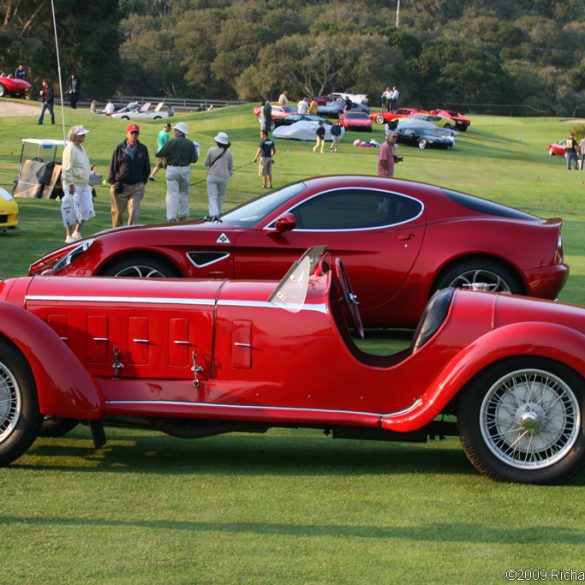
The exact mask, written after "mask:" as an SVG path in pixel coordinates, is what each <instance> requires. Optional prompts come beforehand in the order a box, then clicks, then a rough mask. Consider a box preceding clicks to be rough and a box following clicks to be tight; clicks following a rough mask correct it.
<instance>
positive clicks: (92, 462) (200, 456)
mask: <svg viewBox="0 0 585 585" xmlns="http://www.w3.org/2000/svg"><path fill="white" fill-rule="evenodd" d="M80 432H82V431H77V434H79V433H80ZM107 432H108V431H107ZM309 433H310V434H309ZM11 468H13V469H14V468H16V469H27V470H48V469H51V470H63V471H81V472H96V471H98V472H101V471H109V472H123V473H133V472H135V473H138V474H142V473H160V474H176V475H181V474H192V473H205V474H217V475H224V474H229V475H233V474H236V475H247V476H255V475H273V474H279V475H294V476H313V475H332V476H333V475H344V476H345V475H364V474H365V475H374V474H375V475H380V474H382V475H393V474H406V473H407V474H411V473H416V474H434V473H449V474H474V473H475V472H474V470H473V468H472V467H471V465H470V464H469V463H468V461H467V459H466V457H465V454H464V453H463V450H462V449H461V448H460V447H459V444H458V442H456V441H448V442H445V443H443V444H442V445H441V446H438V445H437V444H429V445H424V446H421V445H413V444H411V443H387V442H378V441H354V440H335V441H332V440H331V439H330V438H326V437H322V436H319V435H318V434H317V431H315V432H314V433H312V432H310V431H309V432H306V431H304V436H292V434H291V436H288V437H282V436H274V435H272V436H270V435H269V436H258V435H251V434H243V433H241V434H232V435H229V436H227V435H225V436H222V437H210V438H204V439H197V440H187V441H182V440H181V439H177V438H174V437H169V436H166V435H157V434H152V435H151V434H148V433H146V432H145V433H144V434H142V435H138V434H128V435H125V434H124V433H123V432H120V431H118V432H117V434H116V435H115V436H113V437H111V438H110V440H109V442H108V443H107V444H106V446H105V447H103V448H102V449H97V450H95V449H93V448H92V443H91V441H90V440H89V438H87V439H78V438H61V439H39V440H37V442H36V443H35V444H34V445H33V447H32V448H31V449H30V450H29V451H28V453H27V454H26V455H25V456H24V457H23V458H22V459H20V460H19V461H18V462H17V463H16V464H13V465H11Z"/></svg>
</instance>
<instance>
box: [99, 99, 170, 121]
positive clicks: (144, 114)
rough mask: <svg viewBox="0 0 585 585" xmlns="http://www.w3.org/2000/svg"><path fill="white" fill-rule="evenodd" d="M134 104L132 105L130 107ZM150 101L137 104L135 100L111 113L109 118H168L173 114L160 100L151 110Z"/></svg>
mask: <svg viewBox="0 0 585 585" xmlns="http://www.w3.org/2000/svg"><path fill="white" fill-rule="evenodd" d="M131 106H134V107H131ZM150 106H151V103H150V102H146V103H145V104H143V105H142V106H139V105H138V103H137V102H133V103H132V104H129V105H128V106H127V107H126V108H124V110H122V111H119V112H116V113H115V114H112V115H111V116H110V117H111V118H119V119H121V120H160V119H161V118H168V117H170V116H172V115H173V111H172V109H171V108H168V107H167V108H166V109H163V108H165V104H164V102H160V103H159V104H157V105H156V107H155V108H154V109H153V110H151V109H150Z"/></svg>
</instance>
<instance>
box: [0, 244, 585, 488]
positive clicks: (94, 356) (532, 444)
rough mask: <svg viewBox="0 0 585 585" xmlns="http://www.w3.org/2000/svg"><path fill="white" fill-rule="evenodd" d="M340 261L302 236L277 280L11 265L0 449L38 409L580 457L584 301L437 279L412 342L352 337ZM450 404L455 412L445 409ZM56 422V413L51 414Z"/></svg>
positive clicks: (542, 477)
mask: <svg viewBox="0 0 585 585" xmlns="http://www.w3.org/2000/svg"><path fill="white" fill-rule="evenodd" d="M350 327H351V328H352V329H353V331H354V332H355V334H357V335H359V336H361V335H363V326H362V323H361V320H360V312H359V305H358V301H357V298H356V295H355V294H354V292H353V291H352V288H351V285H350V281H349V279H348V276H347V274H346V272H345V270H344V267H343V264H342V261H341V260H340V259H339V258H337V259H333V258H329V257H328V255H327V254H326V253H325V250H324V246H319V247H314V248H311V249H309V250H308V251H307V252H306V253H305V254H304V255H303V256H302V257H301V258H300V259H299V260H298V261H297V262H295V263H294V264H293V266H292V267H291V268H290V269H289V271H288V272H287V274H286V275H285V276H284V277H283V279H282V280H281V282H280V283H277V282H261V281H248V280H246V281H229V280H211V281H203V280H199V281H189V280H177V281H168V280H166V281H165V280H137V279H122V280H120V279H112V278H103V279H88V278H73V279H64V278H46V277H21V278H17V279H13V280H7V281H5V282H2V283H0V465H6V464H9V463H11V462H12V461H14V460H16V459H17V458H18V457H20V456H21V455H22V454H23V453H25V452H26V451H27V449H28V448H29V446H30V445H31V444H32V442H33V441H34V440H35V438H36V436H37V434H38V433H39V429H40V428H41V425H42V424H43V423H46V422H47V421H52V422H53V423H54V424H58V423H59V421H60V422H62V423H64V424H65V423H70V422H71V421H73V423H75V421H85V422H87V423H89V427H90V429H91V432H92V435H93V439H94V443H95V445H96V447H99V446H101V445H103V444H104V442H105V440H106V435H105V429H104V425H107V424H108V423H112V424H116V425H118V426H119V425H122V426H123V425H132V426H143V427H146V428H154V429H157V430H160V431H163V432H166V433H169V434H171V435H176V436H178V437H202V436H207V435H215V434H220V433H228V432H233V431H251V432H263V431H266V430H267V429H268V428H270V427H279V426H282V427H300V428H302V427H308V428H319V429H323V430H324V431H325V433H326V434H332V435H333V437H334V438H335V437H340V438H355V439H377V440H398V441H425V440H426V439H427V437H428V436H445V435H456V434H459V436H460V437H461V441H462V444H463V448H464V450H465V452H466V454H467V456H468V457H469V460H470V461H471V463H472V464H473V465H474V466H475V467H476V468H477V469H478V470H479V471H480V472H481V473H484V474H486V475H487V476H489V477H491V478H493V479H496V480H502V481H512V482H523V483H551V482H558V481H561V480H564V479H567V478H569V477H571V476H572V475H573V474H574V473H576V472H577V471H578V470H579V468H580V467H581V466H582V465H583V462H584V460H585V435H584V428H583V427H584V420H585V419H584V418H583V415H584V413H583V408H584V404H585V384H584V376H585V351H584V349H585V311H584V310H583V309H582V308H578V307H570V306H565V305H561V304H557V303H552V302H547V301H538V300H534V299H527V298H524V297H517V296H513V295H502V294H495V293H485V292H475V291H465V290H459V289H451V288H449V289H443V290H441V291H438V292H437V293H436V294H435V295H434V296H433V297H432V299H431V300H430V302H429V303H428V305H427V307H426V309H425V311H424V312H423V314H422V317H421V320H420V323H419V325H418V328H417V330H416V332H415V335H414V337H413V340H412V343H411V345H410V346H409V347H408V348H407V349H404V350H402V351H399V352H397V353H394V354H392V355H388V356H374V355H371V354H368V353H365V352H364V351H363V350H361V349H359V347H358V345H356V342H355V341H354V337H352V335H351V334H350ZM455 418H456V420H455ZM53 428H55V426H54V427H53Z"/></svg>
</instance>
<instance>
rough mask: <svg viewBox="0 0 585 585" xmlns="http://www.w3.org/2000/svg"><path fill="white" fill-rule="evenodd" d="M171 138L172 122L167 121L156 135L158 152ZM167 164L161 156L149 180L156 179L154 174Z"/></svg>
mask: <svg viewBox="0 0 585 585" xmlns="http://www.w3.org/2000/svg"><path fill="white" fill-rule="evenodd" d="M170 139H171V124H170V122H167V123H166V124H165V125H164V126H163V129H162V130H161V131H160V132H159V133H158V134H157V135H156V152H158V151H159V150H161V149H162V147H163V146H164V145H165V144H166V143H167V142H168V141H169V140H170ZM164 166H165V159H164V158H159V159H158V161H157V163H156V165H155V167H154V171H153V172H152V175H150V177H148V180H149V181H154V176H155V175H156V174H157V173H158V172H159V171H160V170H161V169H162V168H164Z"/></svg>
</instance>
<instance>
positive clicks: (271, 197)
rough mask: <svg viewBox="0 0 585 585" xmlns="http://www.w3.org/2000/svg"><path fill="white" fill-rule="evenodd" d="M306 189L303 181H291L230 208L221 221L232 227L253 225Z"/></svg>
mask: <svg viewBox="0 0 585 585" xmlns="http://www.w3.org/2000/svg"><path fill="white" fill-rule="evenodd" d="M306 189H307V185H306V184H305V183H303V182H301V183H291V184H289V185H286V186H284V187H282V189H278V190H277V191H272V192H271V193H267V194H266V195H260V196H259V197H256V198H255V199H252V201H247V202H246V203H243V204H242V205H238V206H237V207H234V208H233V209H230V211H228V212H226V213H224V214H223V215H222V216H221V221H222V223H224V224H226V225H229V226H234V227H245V228H250V227H254V226H255V225H256V224H257V223H258V222H260V221H262V220H263V219H264V218H266V216H268V215H270V214H271V213H273V212H274V211H275V210H276V209H278V208H279V207H280V206H281V205H283V204H284V203H286V202H287V201H290V200H291V199H293V198H294V197H297V196H298V195H300V194H301V193H302V192H303V191H306Z"/></svg>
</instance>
